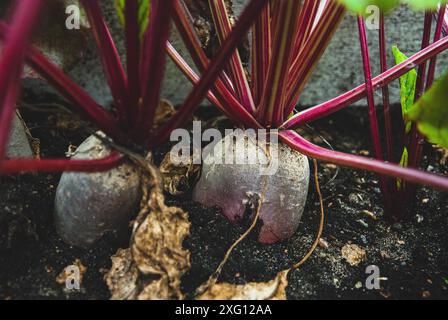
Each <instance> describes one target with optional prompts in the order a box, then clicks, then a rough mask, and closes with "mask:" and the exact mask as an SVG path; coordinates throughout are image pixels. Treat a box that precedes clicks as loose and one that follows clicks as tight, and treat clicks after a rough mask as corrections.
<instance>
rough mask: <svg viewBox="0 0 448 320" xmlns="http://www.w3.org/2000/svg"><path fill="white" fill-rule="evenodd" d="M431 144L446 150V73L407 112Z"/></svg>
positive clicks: (447, 138) (447, 113)
mask: <svg viewBox="0 0 448 320" xmlns="http://www.w3.org/2000/svg"><path fill="white" fill-rule="evenodd" d="M406 116H407V118H408V119H410V120H412V121H415V122H416V123H417V127H418V129H419V131H420V132H421V133H422V134H423V135H425V136H426V137H427V138H428V140H429V141H430V142H431V143H434V144H438V145H440V146H441V147H443V148H448V73H447V74H445V75H444V76H443V77H442V78H441V79H440V80H438V81H437V82H436V83H435V84H434V85H433V86H432V88H431V89H429V90H428V91H427V92H426V93H425V94H424V95H423V96H422V97H421V98H420V99H419V101H418V102H417V103H416V104H415V105H414V106H413V107H412V108H411V109H410V110H409V111H408V112H407V114H406Z"/></svg>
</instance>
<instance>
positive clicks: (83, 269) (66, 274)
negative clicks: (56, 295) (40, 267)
mask: <svg viewBox="0 0 448 320" xmlns="http://www.w3.org/2000/svg"><path fill="white" fill-rule="evenodd" d="M73 266H75V267H77V268H78V270H79V279H78V280H79V285H80V286H81V284H82V280H83V278H84V274H85V273H86V271H87V267H86V266H84V265H83V264H82V262H81V260H80V259H76V260H75V261H74V262H73V263H72V264H71V265H69V266H67V267H65V268H64V270H62V271H61V273H60V274H59V275H58V277H57V278H56V282H57V283H59V284H66V281H67V279H68V277H69V276H71V275H72V273H71V272H70V271H69V270H70V269H69V268H71V267H73Z"/></svg>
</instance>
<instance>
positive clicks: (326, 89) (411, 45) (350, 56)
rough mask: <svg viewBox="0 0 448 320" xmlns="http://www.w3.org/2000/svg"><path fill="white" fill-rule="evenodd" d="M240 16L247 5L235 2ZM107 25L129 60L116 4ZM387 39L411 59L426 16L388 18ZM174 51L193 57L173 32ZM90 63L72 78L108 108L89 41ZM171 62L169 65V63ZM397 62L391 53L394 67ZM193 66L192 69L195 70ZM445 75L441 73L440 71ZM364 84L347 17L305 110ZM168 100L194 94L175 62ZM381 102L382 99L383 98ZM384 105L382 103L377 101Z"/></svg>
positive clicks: (374, 37)
mask: <svg viewBox="0 0 448 320" xmlns="http://www.w3.org/2000/svg"><path fill="white" fill-rule="evenodd" d="M233 2H234V5H235V11H236V13H238V12H240V11H241V8H242V7H243V6H244V4H245V3H246V2H247V0H233ZM102 5H103V9H104V10H105V13H106V17H107V20H108V22H109V24H110V26H111V28H112V31H113V34H114V38H115V39H116V41H117V44H118V46H119V50H120V52H121V53H122V55H123V57H124V48H123V30H122V28H121V26H120V25H119V24H118V21H117V19H116V13H115V9H114V7H113V5H112V1H106V2H102ZM386 24H387V37H388V46H389V51H390V48H391V46H392V45H393V44H396V45H398V46H399V48H400V49H401V50H402V51H403V52H405V53H406V54H408V55H412V54H413V53H415V52H417V51H418V50H419V48H420V41H421V34H422V27H423V13H415V12H412V11H411V10H410V9H409V8H407V7H400V8H399V9H397V10H395V11H394V12H393V13H392V14H390V15H389V16H388V17H387V18H386ZM377 33H378V32H377V31H368V38H369V42H370V49H371V57H372V65H373V74H374V75H377V74H378V73H379V50H378V45H377V43H378V34H377ZM171 40H172V41H173V43H174V44H175V47H176V48H178V49H179V50H180V52H181V53H182V54H183V56H185V57H188V55H187V54H186V50H185V49H184V46H183V45H182V41H180V40H179V37H178V36H177V35H176V33H175V32H173V36H172V38H171ZM86 46H87V52H86V55H85V59H83V61H82V63H80V64H79V65H78V66H77V67H76V68H74V69H73V70H72V71H71V76H72V77H73V78H74V79H75V80H76V81H77V82H78V83H80V84H81V85H82V86H84V87H85V88H86V89H87V90H88V91H89V92H91V93H92V95H93V96H94V97H95V98H96V99H97V100H98V101H99V102H100V103H101V104H103V105H107V104H108V103H110V102H111V98H110V93H109V89H108V87H107V83H106V81H105V79H104V76H103V74H102V67H101V63H100V61H99V59H98V55H97V53H96V48H95V45H94V44H93V43H92V42H91V41H90V42H89V43H87V45H86ZM168 60H169V59H168ZM393 62H394V60H393V57H392V55H391V53H389V65H392V64H393ZM446 62H447V55H446V54H444V55H442V56H441V59H439V65H440V64H444V65H446V64H445V63H446ZM191 65H192V64H191ZM439 70H440V68H439ZM361 83H363V69H362V59H361V52H360V48H359V40H358V32H357V24H356V18H355V17H354V16H353V15H350V14H347V16H346V17H345V19H344V21H343V22H342V24H341V26H340V28H339V29H338V31H337V32H336V34H335V36H334V39H333V40H332V42H331V44H330V46H329V48H328V49H327V51H326V52H325V54H324V56H323V58H322V60H321V62H320V64H319V66H318V68H317V70H316V71H315V73H314V74H313V76H312V78H311V80H310V82H309V84H308V85H307V87H306V88H305V92H304V94H303V96H302V98H301V100H300V104H301V105H305V106H310V105H315V104H318V103H320V102H323V101H325V100H328V99H331V98H333V97H336V96H337V95H339V94H341V93H343V92H344V91H346V90H349V89H351V88H353V87H355V86H357V85H359V84H361ZM163 88H164V89H163V94H162V95H163V96H164V97H165V98H167V99H169V100H171V101H172V102H173V103H174V104H180V103H182V101H183V100H184V98H185V97H186V95H187V94H188V92H189V91H190V89H191V85H190V84H189V82H188V81H187V80H186V79H185V78H184V77H183V75H182V73H181V72H180V71H178V69H177V67H176V66H174V65H173V63H171V62H170V61H169V62H168V65H167V73H166V79H165V85H164V87H163ZM391 94H392V101H393V102H399V88H398V83H395V84H394V85H392V87H391ZM377 97H378V98H380V95H379V93H378V94H377ZM378 102H379V103H380V102H381V99H378ZM357 104H358V105H365V104H366V102H365V101H360V102H358V103H357Z"/></svg>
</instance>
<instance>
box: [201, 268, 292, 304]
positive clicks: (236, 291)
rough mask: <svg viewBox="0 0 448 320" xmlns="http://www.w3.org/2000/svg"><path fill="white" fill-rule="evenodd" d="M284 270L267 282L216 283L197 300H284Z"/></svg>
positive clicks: (285, 279) (286, 274)
mask: <svg viewBox="0 0 448 320" xmlns="http://www.w3.org/2000/svg"><path fill="white" fill-rule="evenodd" d="M289 271H290V270H284V271H281V272H279V273H278V274H277V276H276V277H275V278H274V279H273V280H271V281H268V282H249V283H247V284H244V285H235V284H230V283H217V284H215V285H213V286H212V287H210V288H209V289H208V290H207V291H206V292H205V293H203V294H202V295H200V296H198V297H197V298H196V299H197V300H286V292H285V289H286V287H287V285H288V279H287V276H288V273H289Z"/></svg>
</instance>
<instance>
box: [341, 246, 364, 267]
mask: <svg viewBox="0 0 448 320" xmlns="http://www.w3.org/2000/svg"><path fill="white" fill-rule="evenodd" d="M341 253H342V257H344V259H345V260H346V261H347V262H348V263H349V264H350V265H351V266H357V265H358V264H360V263H361V262H362V261H363V260H364V259H365V258H366V251H365V250H364V249H363V248H361V247H360V246H358V245H356V244H346V245H345V246H344V247H343V248H342V250H341Z"/></svg>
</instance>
